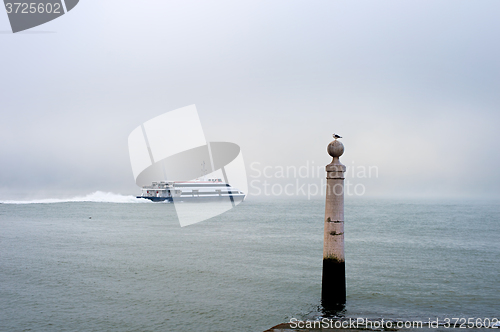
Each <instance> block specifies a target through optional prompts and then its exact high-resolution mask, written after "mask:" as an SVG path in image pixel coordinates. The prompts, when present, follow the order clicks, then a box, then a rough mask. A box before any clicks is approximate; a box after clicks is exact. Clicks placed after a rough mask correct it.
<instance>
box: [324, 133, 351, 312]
mask: <svg viewBox="0 0 500 332" xmlns="http://www.w3.org/2000/svg"><path fill="white" fill-rule="evenodd" d="M333 137H334V138H335V140H334V141H332V142H331V143H330V144H328V148H327V151H328V154H329V155H330V156H332V157H333V160H332V162H331V163H330V164H328V165H326V179H327V180H326V203H325V234H324V242H323V278H322V279H323V280H322V289H321V302H322V305H323V307H324V308H325V309H327V310H328V309H341V308H343V307H344V305H345V302H346V283H345V257H344V173H345V171H346V167H345V166H344V165H342V164H341V163H340V160H339V157H340V156H341V155H342V154H343V153H344V145H343V144H342V142H340V141H338V140H337V139H338V138H341V137H340V136H338V135H336V134H334V135H333Z"/></svg>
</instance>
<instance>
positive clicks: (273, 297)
mask: <svg viewBox="0 0 500 332" xmlns="http://www.w3.org/2000/svg"><path fill="white" fill-rule="evenodd" d="M89 197H90V198H89ZM89 197H86V198H85V197H83V198H75V199H73V200H72V201H71V202H68V201H67V200H53V201H41V202H40V201H38V202H36V203H35V202H32V204H13V203H19V202H10V204H0V299H1V301H0V330H2V331H29V330H31V331H262V330H265V329H267V328H270V327H271V326H274V325H276V324H278V323H281V322H286V321H288V320H289V319H290V318H292V317H296V318H299V319H307V318H313V317H315V316H316V315H317V314H318V306H319V303H320V292H321V266H322V245H323V244H322V241H323V213H324V203H323V201H322V200H309V201H308V200H305V199H303V200H301V199H298V198H293V199H288V200H285V199H271V200H267V201H266V200H262V199H259V200H256V199H253V200H252V199H250V200H247V201H245V202H244V203H242V204H240V205H239V206H238V207H237V208H235V209H233V210H231V211H229V212H227V213H225V214H223V215H221V216H218V217H216V218H213V219H211V220H208V221H204V222H201V223H199V224H195V225H192V226H188V227H184V228H181V227H180V226H179V223H178V221H177V218H176V215H175V209H174V206H173V205H172V204H164V203H145V204H137V203H136V202H137V201H136V200H135V199H134V198H132V197H128V196H118V195H112V194H102V193H100V194H99V193H98V194H94V195H91V196H89ZM85 200H91V201H92V202H84V201H85ZM115 201H117V202H121V203H111V202H115ZM4 203H5V202H4ZM89 216H91V217H92V219H89ZM345 228H346V230H345V236H346V270H347V271H346V273H347V302H348V303H347V308H346V311H345V315H346V316H347V317H368V318H377V317H379V318H381V317H383V318H392V319H425V320H427V319H428V318H434V317H442V318H444V317H483V318H485V317H489V318H491V317H497V318H498V317H499V316H500V301H499V295H500V262H499V260H500V241H499V239H500V206H499V205H498V204H495V203H488V202H472V203H470V202H469V203H467V202H451V201H448V202H439V203H436V202H431V201H428V202H422V201H420V202H419V201H391V200H375V199H358V200H352V201H347V202H346V223H345Z"/></svg>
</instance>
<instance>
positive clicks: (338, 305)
mask: <svg viewBox="0 0 500 332" xmlns="http://www.w3.org/2000/svg"><path fill="white" fill-rule="evenodd" d="M345 297H346V290H345V262H339V261H338V260H336V259H323V282H322V289H321V304H322V305H323V307H324V308H325V309H326V310H342V309H344V306H345Z"/></svg>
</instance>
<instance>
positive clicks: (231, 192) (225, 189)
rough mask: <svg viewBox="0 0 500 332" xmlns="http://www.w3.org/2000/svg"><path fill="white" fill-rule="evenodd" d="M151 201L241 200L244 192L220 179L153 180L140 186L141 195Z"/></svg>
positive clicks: (243, 197)
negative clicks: (149, 183)
mask: <svg viewBox="0 0 500 332" xmlns="http://www.w3.org/2000/svg"><path fill="white" fill-rule="evenodd" d="M137 198H145V199H149V200H151V201H153V202H163V201H169V202H173V201H174V200H175V201H176V202H178V201H217V200H221V201H222V200H227V199H229V200H231V202H235V201H243V200H244V199H245V193H243V192H241V191H239V190H238V189H237V188H234V187H232V186H231V185H229V184H228V183H225V182H223V181H222V180H221V179H208V180H193V181H171V182H163V181H162V182H153V183H152V184H151V185H150V186H144V187H142V194H141V196H137Z"/></svg>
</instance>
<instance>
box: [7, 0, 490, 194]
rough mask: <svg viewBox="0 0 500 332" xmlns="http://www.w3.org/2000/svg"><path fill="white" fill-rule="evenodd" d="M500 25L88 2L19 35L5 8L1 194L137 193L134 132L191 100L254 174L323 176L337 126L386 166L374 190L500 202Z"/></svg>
mask: <svg viewBox="0 0 500 332" xmlns="http://www.w3.org/2000/svg"><path fill="white" fill-rule="evenodd" d="M498 17H500V2H498V1H496V0H492V1H457V0H452V1H422V0H418V1H353V0H350V1H332V0H329V1H176V2H169V1H162V2H159V1H140V2H137V1H115V0H109V1H91V0H82V1H80V3H79V4H78V6H77V7H75V8H74V9H73V10H72V11H71V12H70V13H68V14H66V15H63V16H62V17H60V18H58V19H56V20H54V21H52V22H49V23H47V24H44V25H42V26H39V27H36V28H34V29H31V30H28V31H27V32H26V33H18V34H11V33H7V32H8V31H10V26H9V22H8V18H7V14H6V13H5V11H0V31H4V33H0V49H1V55H0V68H1V71H0V73H1V76H0V77H1V80H0V82H1V83H0V84H1V86H0V140H1V142H2V144H1V146H0V199H9V198H10V197H12V195H15V197H16V198H19V197H26V198H29V197H32V196H46V197H55V196H67V195H72V194H75V193H78V194H84V193H90V192H92V191H95V190H101V191H112V192H117V193H123V194H136V193H139V192H140V190H139V188H137V187H136V186H135V183H134V178H133V176H132V170H131V167H130V162H129V156H128V148H127V137H128V135H129V134H130V132H131V131H132V130H133V129H134V128H136V127H137V126H138V125H140V124H141V123H143V122H144V121H146V120H149V119H151V118H153V117H155V116H157V115H160V114H162V113H164V112H167V111H171V110H174V109H177V108H180V107H183V106H187V105H191V104H196V106H197V109H198V112H199V115H200V119H201V122H202V124H203V126H204V130H205V135H206V138H207V140H208V141H229V142H234V143H237V144H239V145H240V146H241V148H242V152H243V157H244V159H245V162H246V164H247V165H250V164H251V163H252V162H260V163H261V164H262V165H271V166H279V165H282V166H286V165H295V166H301V165H305V164H306V162H307V161H309V162H314V163H316V164H317V165H324V164H326V163H328V162H329V158H328V155H327V154H326V145H327V144H328V143H329V142H330V141H331V134H332V133H333V132H337V133H339V134H341V135H342V136H344V137H345V138H344V139H343V143H344V145H345V146H346V152H345V154H344V156H343V157H342V158H341V160H342V162H343V163H344V164H346V165H353V164H355V165H367V166H368V165H376V166H377V167H378V169H379V177H378V178H377V179H370V180H369V181H367V182H366V185H367V192H368V193H369V194H371V195H385V196H387V195H388V196H398V195H409V196H425V195H432V196H436V197H446V196H462V195H466V194H470V195H472V196H477V197H480V196H495V197H498V196H500V189H499V188H500V176H499V174H498V170H499V169H500V158H499V153H498V150H499V149H498V147H497V144H498V143H497V133H498V128H499V125H500V93H499V92H500V60H499V59H500V43H499V42H498V36H499V35H500V21H499V20H498ZM34 32H51V33H34ZM249 172H250V171H249ZM249 175H250V176H251V175H252V174H249Z"/></svg>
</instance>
